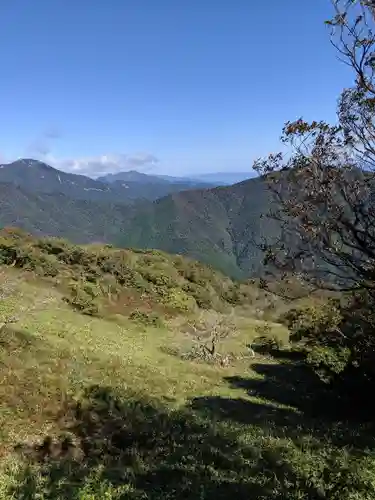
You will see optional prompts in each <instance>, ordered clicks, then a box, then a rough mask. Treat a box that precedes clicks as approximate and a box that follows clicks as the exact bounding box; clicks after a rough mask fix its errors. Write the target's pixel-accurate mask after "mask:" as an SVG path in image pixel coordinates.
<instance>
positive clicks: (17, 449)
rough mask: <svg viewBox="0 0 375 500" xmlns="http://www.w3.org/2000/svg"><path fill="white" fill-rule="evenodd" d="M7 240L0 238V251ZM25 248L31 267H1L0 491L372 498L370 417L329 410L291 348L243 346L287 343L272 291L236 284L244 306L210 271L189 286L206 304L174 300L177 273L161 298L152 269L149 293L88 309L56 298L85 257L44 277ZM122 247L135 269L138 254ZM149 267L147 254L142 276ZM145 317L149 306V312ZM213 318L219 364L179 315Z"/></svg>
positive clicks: (62, 495)
mask: <svg viewBox="0 0 375 500" xmlns="http://www.w3.org/2000/svg"><path fill="white" fill-rule="evenodd" d="M5 240H6V241H5ZM22 241H23V240H22ZM23 244H24V243H22V245H23ZM17 245H18V247H22V245H21V244H20V242H18V243H17V244H16V243H15V239H14V235H13V236H11V237H9V236H6V237H4V241H3V243H2V246H1V245H0V254H1V251H2V252H3V255H4V254H5V253H6V255H8V253H9V252H10V251H9V248H10V247H12V248H14V247H15V246H17ZM27 245H32V248H31V247H29V248H30V249H31V250H30V251H29V252H28V254H27V255H28V256H29V257H30V255H33V258H34V260H35V259H36V256H38V258H39V261H38V266H37V265H35V266H31V267H32V268H30V265H29V264H28V265H24V264H23V265H20V261H19V260H17V259H18V258H19V257H17V255H16V256H15V255H12V259H13V260H12V262H11V263H10V261H9V262H6V263H3V265H2V266H1V268H0V294H1V302H0V322H2V323H1V325H0V327H1V328H0V381H1V383H0V402H1V407H0V457H1V468H0V470H1V472H0V498H4V499H25V500H26V499H30V500H31V499H35V500H36V499H43V500H46V499H48V500H57V499H59V500H60V499H61V500H62V499H68V500H73V499H74V500H99V499H108V500H115V499H116V500H124V499H147V498H150V499H172V498H173V499H174V498H191V499H214V498H215V499H217V498H223V499H224V498H230V496H231V495H237V497H238V498H241V499H242V498H243V499H285V500H286V499H292V500H293V499H334V500H335V499H337V500H339V499H340V500H342V499H344V500H346V499H370V498H374V491H375V473H374V463H375V462H374V457H373V455H372V451H371V450H372V449H373V445H374V439H373V425H372V422H367V423H366V422H363V421H353V420H351V421H344V420H342V418H341V417H338V416H335V413H334V412H332V411H331V410H332V406H334V405H332V401H331V400H330V395H329V394H328V393H327V394H325V393H324V391H323V390H322V389H321V384H318V382H317V380H316V379H315V378H314V377H313V376H312V374H311V372H307V371H306V370H305V369H304V367H303V365H302V364H300V363H299V360H298V356H295V355H294V354H295V353H293V352H290V351H287V350H283V349H281V350H278V351H277V353H276V352H275V353H274V355H273V356H271V355H269V354H261V353H259V352H255V354H253V353H252V352H251V350H250V349H249V345H250V344H251V343H252V341H253V339H254V338H255V337H257V336H259V335H260V334H262V332H263V333H265V334H266V335H267V336H270V337H275V338H277V339H279V341H280V342H281V343H284V344H285V343H287V341H288V332H287V330H286V328H285V327H284V326H283V325H281V324H280V323H278V322H277V320H276V318H277V315H278V311H279V309H280V310H282V309H283V307H285V306H284V305H283V304H282V303H280V302H278V299H275V305H274V306H273V307H271V308H270V307H269V300H270V298H269V297H266V296H265V295H262V294H261V293H260V292H259V291H256V290H254V289H253V290H252V291H250V289H251V286H250V285H248V289H247V292H246V293H247V295H246V297H245V299H244V300H242V299H241V300H239V301H238V302H237V303H233V302H234V301H233V300H232V298H231V299H230V301H229V302H228V301H227V300H226V298H227V297H228V289H230V287H231V286H232V283H229V282H227V281H225V280H224V278H223V280H224V281H225V287H224V288H225V289H224V292H225V293H222V292H223V290H222V291H221V292H220V294H219V288H218V282H219V275H216V274H212V273H213V271H212V272H211V271H210V272H209V274H208V275H206V277H205V279H206V280H207V279H208V278H209V279H210V280H211V281H210V282H211V285H210V287H208V288H207V286H206V285H204V283H203V281H202V280H201V284H200V285H199V286H201V288H202V290H206V292H207V291H208V292H209V297H210V299H209V300H210V301H211V302H210V305H209V308H207V309H203V308H202V307H198V306H197V303H196V302H195V304H194V307H193V306H192V305H191V303H192V301H190V302H189V300H186V298H184V299H182V298H181V297H182V292H178V293H177V291H176V289H177V283H178V286H180V290H183V288H185V292H186V290H189V289H188V287H186V286H184V283H183V282H182V281H181V280H179V278H178V277H177V274H176V275H175V281H176V283H175V284H174V285H173V293H170V290H171V288H168V290H169V291H168V294H169V295H168V297H169V300H171V297H172V299H173V301H174V302H173V307H172V306H171V303H170V302H169V303H166V302H165V294H164V292H161V289H160V287H161V286H166V285H165V280H164V281H163V283H162V285H160V281H159V282H158V284H155V283H154V281H155V268H154V267H153V273H154V274H153V276H152V278H151V281H149V283H150V282H152V283H153V286H154V287H157V288H158V289H157V290H155V288H150V287H148V286H146V284H145V283H144V282H142V286H143V289H142V291H141V293H138V292H139V283H138V284H136V286H135V288H131V287H130V286H129V285H128V286H125V285H122V288H121V290H117V292H116V293H115V292H113V294H112V292H111V294H110V297H109V296H108V293H106V294H105V295H102V296H101V297H99V298H98V296H96V295H95V296H94V297H92V296H91V299H94V300H95V301H96V302H95V303H96V304H97V305H98V307H97V308H96V309H95V311H93V310H91V309H90V311H87V310H86V311H85V310H82V309H80V308H79V307H76V305H77V304H74V300H73V301H72V300H68V299H67V295H66V294H67V290H70V292H72V290H73V292H72V295H70V296H69V297H70V299H71V298H72V297H73V298H77V294H76V295H74V293H75V292H74V290H76V288H74V287H73V288H72V287H71V286H70V284H71V281H72V279H73V278H74V276H75V283H77V282H78V281H79V283H81V282H82V279H83V278H84V279H85V281H86V280H87V276H88V275H87V272H88V271H87V269H88V267H90V266H91V267H90V269H91V271H90V272H91V274H93V273H94V271H95V269H94V268H92V261H91V262H89V263H88V264H85V265H83V264H82V262H80V263H78V264H66V263H61V262H62V261H58V260H57V259H55V257H53V258H50V259H49V261H48V269H50V267H51V265H52V264H53V265H56V266H57V264H58V265H59V266H60V267H59V268H58V273H56V274H55V273H52V274H55V275H54V276H51V273H46V272H45V271H43V269H44V268H43V266H42V264H43V262H44V261H43V259H45V257H46V253H45V250H44V249H43V254H38V255H37V254H36V253H35V248H36V247H35V242H33V243H30V241H28V242H27ZM38 245H39V243H38ZM4 246H5V247H6V248H7V250H6V252H5V250H4ZM1 249H2V250H1ZM33 249H34V250H33ZM70 250H71V249H70ZM70 250H69V251H70ZM85 251H89V252H90V251H91V250H90V249H89V250H85ZM108 251H109V252H112V250H108ZM113 251H115V250H113ZM33 252H34V253H33ZM22 255H23V254H22ZM49 255H56V254H49ZM82 255H83V256H84V255H86V254H82ZM82 255H81V257H80V259H81V261H82ZM134 255H135V257H134ZM134 255H133V256H132V258H133V268H132V269H135V268H136V264H135V263H134V262H135V261H136V260H137V258H139V255H141V256H142V255H143V256H144V254H134ZM86 256H87V255H86ZM41 257H43V259H42V260H41V261H40V258H41ZM95 258H96V259H97V257H95ZM157 258H158V259H159V268H160V267H162V268H164V269H165V266H166V261H165V260H163V261H161V260H160V254H158V255H157ZM165 258H167V257H165ZM163 259H164V257H163ZM168 259H169V257H168ZM65 260H66V259H65ZM151 260H152V259H151ZM42 261H43V262H42ZM23 262H24V261H23ZM41 262H42V264H41ZM95 262H99V260H98V259H97V260H96V261H95ZM9 264H10V265H9ZM152 265H153V266H154V265H155V262H153V264H152ZM169 265H171V264H170V263H169ZM74 266H76V267H74ZM85 266H86V267H85ZM87 266H88V267H87ZM187 267H189V266H187ZM69 269H70V270H72V269H74V272H73V274H72V275H68V274H69V273H68V271H69ZM142 270H143V271H144V272H143V271H142ZM96 271H97V269H96ZM141 271H142V272H143V274H141ZM146 271H147V272H150V268H149V269H146V268H145V265H144V261H143V263H142V267H139V268H138V270H137V272H139V275H140V276H142V277H143V278H142V279H144V276H145V275H146ZM168 272H169V271H168ZM205 272H206V271H205ZM207 272H208V271H207ZM210 273H211V274H210ZM97 275H98V279H97V281H96V282H94V284H97V283H98V282H99V281H100V280H101V278H100V279H99V273H97ZM169 275H172V273H170V274H169ZM77 276H78V278H77ZM158 276H159V278H160V274H158ZM132 279H133V277H132ZM184 279H185V278H184ZM194 279H195V282H196V281H199V279H200V278H199V277H198V278H197V276H196V277H195V278H194ZM215 280H216V281H215ZM90 283H91V284H92V283H93V281H91V282H90ZM190 283H192V282H190ZM215 283H216V284H215ZM68 284H69V286H68ZM81 285H82V283H81ZM117 285H118V281H117ZM169 285H170V284H169ZM169 285H168V286H169ZM137 286H138V288H137ZM202 290H200V292H202ZM215 290H216V291H215ZM124 291H127V292H128V293H127V295H126V297H125V295H124ZM130 291H131V293H132V294H133V295H132V297H133V300H129V296H130V295H131V294H130ZM193 291H194V292H195V293H196V289H194V290H193ZM208 292H207V293H208ZM214 292H215V293H214ZM186 293H191V292H186ZM129 294H130V295H129ZM249 294H252V297H253V299H252V301H250V300H249V296H250V295H249ZM176 296H178V297H179V299H180V302H178V303H177V304H176V300H175V299H176ZM199 297H200V298H202V293H201V294H200V295H199ZM223 297H224V298H225V300H224V299H223ZM86 298H87V297H86V296H85V299H86ZM72 302H73V303H72ZM181 303H182V304H183V307H185V305H186V303H189V304H190V305H189V307H188V308H186V309H181ZM134 304H136V305H137V307H136V308H135V305H134ZM142 305H144V309H142ZM86 306H87V304H86ZM213 307H215V309H213ZM262 308H263V309H265V310H266V313H265V317H263V316H264V314H262V311H261V310H262ZM135 310H136V311H137V314H133V313H134V311H135ZM151 310H152V311H157V312H158V314H157V316H155V317H154V318H153V319H152V320H151V321H150V320H149V317H150V311H151ZM270 311H271V312H272V313H271V312H270ZM212 315H214V316H215V317H216V318H219V319H220V320H222V319H225V320H226V319H228V321H229V320H230V322H231V323H230V324H231V325H233V328H232V330H231V332H230V334H229V335H226V336H225V337H224V338H223V339H221V340H220V341H219V342H218V346H217V352H218V356H219V358H217V359H219V360H220V359H223V357H224V356H226V358H225V359H227V358H228V360H229V361H228V362H227V363H225V364H224V363H220V362H217V360H215V361H214V362H209V361H207V360H204V359H200V358H199V356H198V357H194V356H189V354H191V353H192V352H193V353H194V352H195V351H194V346H196V345H197V343H198V345H199V342H201V341H198V340H197V338H196V336H195V335H194V333H192V332H191V329H190V330H189V328H188V326H189V324H191V323H193V322H194V321H196V320H197V318H199V319H202V318H203V320H204V318H205V317H206V316H207V318H209V319H210V320H211V319H212ZM208 324H210V323H208Z"/></svg>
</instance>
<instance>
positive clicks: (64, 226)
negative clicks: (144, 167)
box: [0, 183, 132, 243]
mask: <svg viewBox="0 0 375 500" xmlns="http://www.w3.org/2000/svg"><path fill="white" fill-rule="evenodd" d="M131 210H132V208H131V207H129V206H126V205H124V204H121V203H118V204H116V203H110V202H98V201H92V200H81V199H74V198H71V197H69V196H66V195H65V194H62V193H40V192H32V191H29V190H26V189H25V188H23V187H17V186H16V185H14V184H12V183H10V184H6V183H0V227H4V226H17V227H20V228H22V229H24V230H25V231H28V232H30V233H33V234H35V235H50V236H62V237H66V238H69V239H71V240H72V241H74V242H77V243H89V242H93V241H102V242H108V243H110V242H113V241H115V240H116V239H118V238H119V237H120V235H121V232H122V228H123V226H124V220H125V219H126V218H127V217H128V215H129V213H130V211H131Z"/></svg>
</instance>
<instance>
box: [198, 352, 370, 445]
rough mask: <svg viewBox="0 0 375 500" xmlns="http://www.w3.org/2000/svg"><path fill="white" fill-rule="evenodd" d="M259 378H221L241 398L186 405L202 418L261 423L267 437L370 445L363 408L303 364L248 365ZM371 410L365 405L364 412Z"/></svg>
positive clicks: (209, 398)
mask: <svg viewBox="0 0 375 500" xmlns="http://www.w3.org/2000/svg"><path fill="white" fill-rule="evenodd" d="M252 369H253V370H254V371H255V372H256V373H258V374H259V375H261V376H262V378H244V377H226V379H225V380H226V381H227V382H228V383H229V384H230V385H231V386H232V387H233V388H237V389H241V390H242V391H243V390H245V391H246V392H247V395H248V396H250V397H251V398H253V399H252V400H249V399H245V398H243V397H239V398H238V399H235V398H222V397H201V398H195V399H194V400H193V401H192V402H191V407H192V408H193V409H194V410H196V411H199V412H200V413H201V414H203V415H205V416H206V417H208V418H211V419H212V418H215V419H219V420H223V419H224V420H227V421H233V422H236V423H239V424H246V425H257V426H262V427H263V428H267V429H268V430H269V432H271V433H272V435H273V436H276V437H287V438H289V439H292V440H293V441H294V443H295V444H296V443H302V441H303V438H304V436H305V437H306V436H310V437H313V438H316V439H318V440H319V441H320V442H321V443H322V446H324V444H327V443H330V444H331V445H333V446H340V447H342V446H347V447H350V448H352V449H353V451H354V452H355V450H358V451H359V450H364V449H375V432H374V430H375V429H374V424H373V422H372V421H369V419H368V418H364V415H363V412H362V411H361V410H360V409H358V408H356V407H353V406H350V405H348V401H347V400H342V398H341V397H339V396H338V394H337V393H335V392H334V391H333V390H332V389H330V387H329V386H328V385H325V384H323V383H322V382H321V381H320V380H319V378H318V377H317V376H316V375H315V374H314V373H313V372H312V371H311V370H309V369H308V368H306V366H305V365H304V364H303V363H298V362H295V363H293V362H290V361H285V362H284V363H278V364H271V363H268V364H266V363H265V364H254V365H252ZM369 413H371V412H369V411H368V408H367V417H368V414H369Z"/></svg>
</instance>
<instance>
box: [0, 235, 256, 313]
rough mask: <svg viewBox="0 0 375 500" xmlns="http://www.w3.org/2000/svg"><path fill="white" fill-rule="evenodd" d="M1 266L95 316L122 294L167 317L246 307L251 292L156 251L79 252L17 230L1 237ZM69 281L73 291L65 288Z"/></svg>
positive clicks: (91, 248) (105, 248)
mask: <svg viewBox="0 0 375 500" xmlns="http://www.w3.org/2000/svg"><path fill="white" fill-rule="evenodd" d="M0 264H3V265H12V266H15V267H19V268H23V269H25V270H29V271H32V272H34V273H36V274H37V275H39V276H44V277H50V278H54V279H56V282H57V283H59V284H61V285H62V286H64V288H65V289H66V288H68V290H69V294H68V295H69V296H68V297H67V301H68V302H69V303H70V304H71V305H72V306H73V307H74V308H75V309H77V310H79V311H81V312H84V313H85V314H97V313H98V311H99V309H104V308H103V307H101V306H103V305H105V304H104V302H105V301H110V302H113V301H115V300H118V299H119V297H121V294H122V292H124V291H125V290H126V292H127V293H130V294H134V295H136V296H138V297H139V298H143V299H147V300H148V301H149V302H151V303H152V302H155V303H158V304H160V305H162V306H163V307H165V309H166V310H168V311H170V312H171V311H173V310H174V311H176V313H181V312H185V313H186V312H191V311H194V310H195V309H196V308H198V309H214V310H218V311H221V310H223V307H224V306H225V305H226V306H228V305H236V304H244V303H250V302H251V296H252V294H253V293H254V287H253V286H251V285H246V284H239V283H236V282H233V281H232V280H231V279H230V278H227V277H225V276H223V275H222V274H221V273H219V272H216V271H214V270H213V269H211V268H210V267H207V266H204V265H203V264H200V263H198V262H194V261H192V260H190V259H186V258H184V257H182V256H173V255H168V254H166V253H164V252H161V251H146V250H140V251H137V250H129V249H115V248H112V247H111V246H110V245H97V244H93V245H85V246H79V245H74V244H71V243H69V242H68V241H65V240H63V239H60V238H52V237H47V238H34V237H32V236H30V235H28V234H26V233H24V232H22V231H20V230H18V229H13V228H6V229H3V230H2V231H0ZM72 280H73V282H74V283H75V284H74V286H71V285H70V284H69V283H70V282H71V281H72Z"/></svg>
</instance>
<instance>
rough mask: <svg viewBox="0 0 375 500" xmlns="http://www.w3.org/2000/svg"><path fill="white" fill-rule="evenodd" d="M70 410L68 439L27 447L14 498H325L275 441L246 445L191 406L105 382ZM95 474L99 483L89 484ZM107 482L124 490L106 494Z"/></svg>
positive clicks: (24, 450)
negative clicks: (159, 402) (149, 399)
mask: <svg viewBox="0 0 375 500" xmlns="http://www.w3.org/2000/svg"><path fill="white" fill-rule="evenodd" d="M70 411H71V412H72V423H71V425H70V426H69V428H68V429H66V430H67V431H68V434H67V435H66V436H65V437H63V438H61V439H59V440H57V441H56V440H54V439H52V438H51V437H47V438H46V439H45V440H44V442H43V444H41V445H39V446H35V447H32V448H28V447H23V448H22V451H23V453H24V455H25V456H26V457H27V459H28V463H29V466H28V467H26V468H25V469H24V471H23V472H22V473H21V474H20V476H19V477H18V478H17V486H16V487H15V488H13V490H12V491H11V492H10V494H13V495H14V496H13V497H12V498H17V499H19V500H26V499H27V500H34V499H35V500H36V499H37V498H43V499H45V500H47V499H49V500H57V499H62V498H64V499H68V500H72V499H77V500H78V499H82V498H86V496H83V493H82V492H83V491H89V492H90V494H91V495H92V496H89V495H88V494H87V498H90V499H95V500H96V499H99V498H110V499H121V500H125V499H145V498H146V499H147V498H150V499H151V498H152V499H160V500H161V499H163V500H165V499H180V498H185V499H207V500H210V499H227V498H231V497H232V496H234V495H235V496H236V498H238V499H244V500H245V499H246V500H248V499H266V498H267V499H285V500H286V499H291V498H296V499H297V498H306V499H318V498H322V497H321V496H319V491H318V490H317V489H316V488H315V487H314V486H312V485H311V482H309V481H308V480H307V479H304V477H303V475H299V476H298V475H297V474H296V473H295V471H294V470H293V468H292V467H291V466H290V464H289V463H288V461H287V460H286V459H285V456H283V450H281V449H278V447H277V446H272V447H269V446H266V445H265V444H264V442H261V440H260V441H259V443H258V444H259V446H257V441H256V439H254V444H253V445H252V446H245V445H244V444H240V443H239V441H238V440H237V437H236V435H235V434H233V433H232V431H230V430H228V429H224V428H223V427H221V428H220V427H219V426H216V425H213V424H212V423H211V422H209V421H207V420H204V419H199V418H198V417H197V416H195V415H194V414H192V413H191V411H187V410H183V411H173V412H168V411H166V410H165V409H163V408H162V407H158V406H155V405H153V404H149V403H142V402H134V401H129V400H124V399H121V398H119V397H118V396H117V395H116V394H113V393H112V392H111V391H110V390H108V389H105V388H100V387H95V388H92V389H91V390H90V391H89V392H88V393H87V394H86V397H85V398H84V399H83V400H82V401H80V402H78V403H75V404H73V405H72V408H71V410H70ZM93 474H96V480H95V481H96V482H95V484H96V485H97V486H95V487H92V488H93V489H90V490H87V489H86V490H85V488H87V484H88V482H89V481H92V477H93ZM98 485H101V486H98ZM103 485H109V486H110V487H111V488H113V489H112V491H115V490H114V489H115V488H117V487H120V488H122V490H120V491H118V492H117V493H116V494H113V495H112V496H108V497H106V496H105V495H104V493H103V491H102V490H100V488H101V487H103ZM290 485H293V488H294V490H293V491H292V490H291V486H290ZM90 488H91V487H90ZM293 492H294V493H293ZM94 494H95V496H94ZM294 494H295V496H294ZM43 495H44V496H43ZM298 495H299V496H298Z"/></svg>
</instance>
